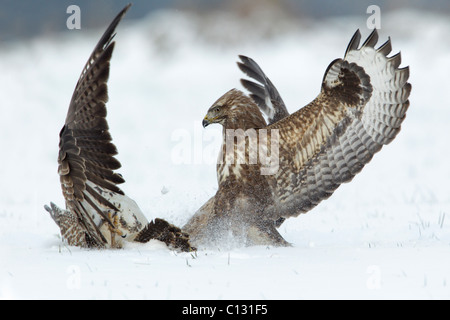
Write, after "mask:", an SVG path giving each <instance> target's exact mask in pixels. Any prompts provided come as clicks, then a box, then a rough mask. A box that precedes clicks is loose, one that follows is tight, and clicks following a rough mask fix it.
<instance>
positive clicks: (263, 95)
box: [237, 55, 289, 125]
mask: <svg viewBox="0 0 450 320" xmlns="http://www.w3.org/2000/svg"><path fill="white" fill-rule="evenodd" d="M239 58H240V59H241V61H242V62H238V63H237V64H238V67H239V69H241V70H242V72H244V73H245V74H247V75H248V76H249V77H251V78H253V79H255V80H256V81H257V82H259V83H255V82H253V81H249V80H246V79H241V83H242V85H243V86H244V87H245V88H246V89H247V90H248V91H250V97H251V98H252V99H253V101H255V103H256V104H257V105H258V107H259V108H260V109H261V111H262V112H264V114H265V115H266V116H267V120H268V123H269V125H270V124H272V123H275V122H277V121H278V120H281V119H283V118H285V117H287V116H288V115H289V112H288V111H287V109H286V105H285V104H284V102H283V99H281V96H280V94H279V93H278V90H277V88H275V86H274V85H273V83H272V81H270V79H269V78H268V77H267V76H266V75H265V74H264V72H263V71H262V70H261V68H260V67H259V65H258V64H257V63H256V62H255V61H254V60H253V59H251V58H249V57H246V56H242V55H240V56H239Z"/></svg>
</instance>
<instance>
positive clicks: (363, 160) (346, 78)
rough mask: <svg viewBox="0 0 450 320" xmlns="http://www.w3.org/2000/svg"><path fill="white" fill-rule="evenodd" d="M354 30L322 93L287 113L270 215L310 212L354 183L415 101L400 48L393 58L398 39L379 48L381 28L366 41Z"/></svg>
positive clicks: (280, 127)
mask: <svg viewBox="0 0 450 320" xmlns="http://www.w3.org/2000/svg"><path fill="white" fill-rule="evenodd" d="M359 39H360V34H359V31H357V32H356V33H355V35H354V36H353V38H352V40H351V42H350V44H349V46H348V48H347V51H346V54H345V58H344V60H342V59H337V60H335V61H333V62H332V63H331V64H330V66H329V67H328V69H327V71H326V73H325V76H324V79H323V83H322V92H321V93H320V94H319V96H318V97H317V98H316V99H315V100H314V101H313V102H311V103H310V104H309V105H307V106H306V107H304V108H302V109H300V110H299V111H297V112H296V113H294V114H292V115H290V116H289V117H287V118H285V119H282V120H280V121H278V122H276V123H275V124H273V125H272V126H269V128H271V129H278V130H279V131H278V132H279V136H280V140H279V146H280V151H279V170H278V171H277V174H276V180H277V186H276V190H275V193H276V204H275V205H274V208H268V210H267V215H271V214H272V213H271V212H276V216H273V217H271V219H273V220H275V219H277V218H278V217H279V216H282V217H291V216H297V215H298V214H300V213H305V212H307V211H309V210H310V209H311V208H313V207H315V206H316V205H317V204H318V203H319V202H320V201H322V200H323V199H326V198H328V197H329V196H330V195H331V194H332V193H333V192H334V190H336V188H337V187H338V186H339V185H340V184H342V183H344V182H348V181H350V180H351V179H352V178H353V177H354V176H355V175H356V174H357V173H358V172H360V171H361V170H362V168H363V167H364V166H365V165H366V164H367V163H368V162H369V161H370V160H371V159H372V157H373V155H374V154H375V153H376V152H378V151H379V150H380V149H381V147H382V146H383V145H384V144H388V143H389V142H391V141H392V140H393V139H394V138H395V136H396V135H397V133H398V132H399V130H400V125H401V123H402V121H403V120H404V118H405V113H406V110H407V109H408V106H409V101H408V97H409V93H410V91H411V85H410V84H409V83H407V80H408V77H409V69H408V68H403V69H399V68H398V66H399V60H400V59H399V54H398V55H394V56H393V57H391V58H388V57H386V55H387V54H388V53H389V52H390V40H388V42H387V43H385V44H384V45H382V46H381V47H380V48H378V49H374V45H375V44H376V42H377V33H376V31H374V32H373V33H372V34H371V35H370V36H369V38H368V39H367V40H366V41H365V42H364V44H363V45H362V46H361V48H359V49H358V46H359Z"/></svg>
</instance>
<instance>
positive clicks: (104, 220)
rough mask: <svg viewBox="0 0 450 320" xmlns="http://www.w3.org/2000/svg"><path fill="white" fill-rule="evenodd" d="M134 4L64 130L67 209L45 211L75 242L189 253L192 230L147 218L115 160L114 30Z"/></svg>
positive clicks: (92, 68)
mask: <svg viewBox="0 0 450 320" xmlns="http://www.w3.org/2000/svg"><path fill="white" fill-rule="evenodd" d="M130 6H131V5H127V6H126V7H125V8H124V9H123V10H122V11H121V12H120V13H119V14H118V15H117V16H116V18H115V19H114V20H113V21H112V22H111V24H110V25H109V27H108V29H107V30H106V31H105V33H104V34H103V36H102V37H101V39H100V41H99V42H98V43H97V45H96V47H95V49H94V51H93V52H92V54H91V56H90V57H89V59H88V61H87V63H86V65H85V66H84V68H83V71H82V72H81V76H80V78H79V79H78V82H77V84H76V87H75V91H74V93H73V96H72V99H71V101H70V105H69V110H68V113H67V117H66V121H65V124H64V126H63V128H62V129H61V132H60V134H59V136H60V142H59V154H58V164H59V166H58V173H59V176H60V180H61V187H62V192H63V195H64V198H65V202H66V209H65V210H64V209H61V208H58V207H57V206H56V205H55V204H53V203H51V204H50V206H45V209H46V210H47V211H48V212H49V213H50V215H51V217H52V218H53V220H54V221H55V222H56V224H57V225H58V227H59V228H60V231H61V236H62V238H63V239H65V240H66V241H67V242H68V244H69V245H74V246H81V247H88V248H92V247H94V248H117V247H121V246H122V245H123V243H124V241H136V242H147V241H149V240H150V239H157V240H160V241H163V242H165V243H166V244H168V245H169V246H172V247H174V248H177V249H180V250H182V251H189V250H192V249H193V247H191V245H190V243H189V236H188V235H187V234H185V233H184V232H182V231H181V230H180V229H179V228H177V227H175V226H173V225H171V224H169V223H168V222H167V221H164V220H162V219H155V220H154V221H150V222H149V221H147V219H146V218H145V216H144V214H143V213H142V211H141V210H140V209H139V207H138V206H137V204H136V203H135V202H134V201H133V200H132V199H130V198H129V197H128V196H126V195H125V194H124V192H123V191H122V190H121V189H120V188H119V187H118V185H119V184H121V183H123V182H124V181H125V180H124V179H123V177H122V176H121V175H120V174H118V173H116V172H115V170H117V169H119V168H120V167H121V164H120V162H119V161H118V160H117V159H116V158H115V155H116V154H117V149H116V147H115V145H114V144H113V143H112V138H111V135H110V133H109V130H108V123H107V121H106V106H105V105H106V102H107V100H108V90H107V82H108V77H109V69H110V60H111V56H112V53H113V50H114V45H115V42H113V38H114V36H115V33H114V30H115V28H116V27H117V25H118V24H119V22H120V21H121V19H122V18H123V16H124V15H125V13H126V12H127V10H128V9H129V7H130Z"/></svg>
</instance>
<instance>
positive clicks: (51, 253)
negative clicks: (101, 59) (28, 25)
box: [0, 8, 450, 299]
mask: <svg viewBox="0 0 450 320" xmlns="http://www.w3.org/2000/svg"><path fill="white" fill-rule="evenodd" d="M131 10H133V8H131ZM381 17H382V25H381V30H380V32H379V33H380V43H381V42H384V41H385V40H386V39H387V37H388V36H391V39H392V43H393V51H394V52H397V51H399V50H401V52H402V58H403V65H410V68H411V77H410V82H411V84H412V87H413V89H412V93H411V97H410V101H411V106H410V109H409V111H408V113H407V118H406V120H405V122H404V125H403V128H402V132H400V134H399V136H398V137H397V138H396V140H394V142H393V143H392V144H390V145H388V146H386V147H385V148H384V149H383V150H382V151H381V152H380V153H379V154H377V155H376V156H375V157H374V159H373V160H372V162H371V163H370V164H369V165H368V166H367V167H366V168H365V169H364V170H363V171H362V173H361V174H359V175H358V176H357V177H356V178H355V179H354V180H353V181H352V182H351V183H349V184H346V185H343V186H341V187H340V188H339V189H338V190H337V191H336V192H335V194H334V195H333V196H332V197H331V198H330V199H329V200H327V201H324V202H323V203H321V204H320V205H319V206H318V207H317V208H315V209H314V210H312V211H311V212H309V213H308V214H306V215H303V216H300V217H299V218H296V219H290V220H288V221H286V222H285V223H284V224H283V226H282V227H281V233H282V235H283V236H284V237H285V238H286V239H287V240H288V241H289V242H291V243H292V247H289V248H274V247H269V248H268V247H250V248H234V249H219V248H217V249H208V250H200V251H198V252H197V253H196V254H190V253H177V252H174V251H171V250H169V249H167V248H166V247H164V246H163V245H162V244H160V243H157V242H150V243H148V244H139V245H138V244H130V245H128V246H127V247H125V248H124V249H121V250H106V251H98V250H83V249H79V248H75V247H68V246H66V245H64V244H62V243H61V241H60V238H59V236H58V235H59V230H58V228H57V227H56V225H55V224H54V222H53V221H52V220H51V219H50V217H49V216H48V214H47V212H45V211H44V209H43V205H44V204H46V203H49V201H53V202H55V203H56V204H58V205H60V206H64V201H63V197H62V195H61V190H60V185H59V178H58V175H57V173H56V168H57V165H56V157H57V150H58V133H59V130H60V128H61V127H62V125H63V122H64V119H65V115H66V112H67V107H68V103H69V101H70V97H71V95H72V90H73V88H74V86H75V83H76V80H77V78H78V76H79V73H80V72H81V69H82V67H83V65H84V63H85V61H86V59H87V57H88V56H89V54H90V52H91V50H92V49H93V47H94V45H95V43H96V42H97V40H98V39H99V37H100V35H101V33H102V32H103V30H97V31H95V32H92V31H88V30H84V29H81V30H80V31H69V30H68V31H67V32H65V33H63V34H61V35H60V36H56V37H53V38H40V39H34V40H30V41H27V42H20V43H15V44H8V45H7V46H3V47H1V48H0V70H1V72H0V88H1V93H0V97H1V99H0V110H1V117H0V150H1V157H0V161H1V163H0V173H1V174H0V177H1V180H0V298H26V299H33V298H44V299H47V298H48V299H52V298H56V299H66V298H76V299H78V298H85V299H90V298H95V299H102V298H112V299H122V298H135V299H139V298H147V299H199V298H203V299H281V298H283V299H301V298H312V299H321V298H331V299H338V298H355V299H383V298H387V299H403V298H407V299H428V298H435V299H441V298H444V299H449V298H450V186H449V185H450V183H449V178H450V166H449V162H448V161H449V160H448V159H449V158H450V149H449V143H448V138H449V134H450V129H449V127H448V125H449V123H450V98H449V94H448V90H449V89H450V81H449V80H448V71H449V70H450V44H449V42H448V34H449V33H450V21H449V20H448V17H446V16H439V15H430V14H425V13H423V12H413V11H403V12H397V13H393V14H385V15H382V16H381ZM111 18H112V17H111ZM366 19H367V15H365V14H362V15H361V17H348V18H345V19H343V18H342V19H334V20H323V21H321V22H308V23H306V22H303V21H297V22H294V24H293V25H292V26H291V27H290V28H284V29H283V28H281V29H274V30H275V31H273V33H272V34H271V35H270V36H269V37H267V32H265V31H264V30H263V31H261V32H258V31H255V30H253V31H252V29H251V26H252V23H251V22H250V23H249V22H246V23H240V22H239V21H238V20H236V18H233V17H230V16H226V15H219V16H216V17H211V18H210V19H203V20H202V22H201V23H199V22H198V19H194V17H193V16H189V15H187V16H186V15H183V14H181V13H179V12H178V13H173V12H161V13H158V14H154V15H152V16H150V17H149V18H148V19H147V20H143V21H140V22H137V23H129V22H127V21H126V19H125V21H123V23H122V24H121V25H120V26H119V28H118V30H117V31H118V34H117V36H116V40H117V45H116V50H115V53H114V56H113V60H112V68H111V77H110V102H109V103H108V121H109V124H110V129H111V132H112V135H113V138H114V142H115V144H116V145H117V147H118V149H119V156H118V158H119V160H120V161H121V162H122V164H123V167H122V168H121V170H120V172H121V173H122V174H123V176H124V177H125V179H126V180H127V182H126V183H125V184H124V185H123V186H122V188H123V190H124V191H125V192H126V193H127V194H128V195H129V196H130V197H131V198H133V199H134V200H136V201H137V203H138V204H139V206H140V207H141V209H142V210H143V211H144V212H145V214H146V215H147V217H148V218H149V219H152V218H155V217H161V218H165V219H167V220H169V221H171V222H172V223H175V224H177V225H180V226H181V225H183V224H184V223H185V222H186V221H187V220H188V219H189V217H190V216H191V215H192V214H193V213H194V212H195V211H196V210H197V209H198V208H199V207H200V206H201V205H202V204H203V203H204V202H205V201H206V200H207V199H208V198H209V197H210V196H212V195H213V194H214V193H215V191H216V187H217V183H216V175H215V163H214V161H215V159H216V154H217V152H218V150H219V145H220V134H221V131H220V127H219V126H211V127H208V128H207V129H205V130H204V129H203V128H202V127H201V120H202V118H203V116H204V114H205V112H206V110H207V109H208V108H209V106H210V105H211V104H212V103H213V102H214V101H215V100H216V99H217V98H218V97H219V96H220V95H222V94H223V93H224V92H226V91H227V90H229V89H231V88H233V87H237V88H240V89H242V87H241V86H240V83H239V78H240V77H241V76H242V74H241V73H240V71H239V70H238V68H237V67H236V64H235V61H236V60H237V55H238V54H245V55H248V56H250V57H252V58H254V59H255V60H256V61H257V62H258V63H260V65H261V67H262V68H263V70H264V71H265V72H266V74H267V75H269V77H270V78H271V79H272V81H273V82H274V83H275V85H276V86H277V87H278V89H279V91H280V93H281V94H282V96H283V98H284V101H285V102H286V104H287V105H288V109H289V110H290V111H291V112H293V111H295V110H297V109H298V108H299V107H301V106H303V105H305V104H306V103H308V102H309V101H311V100H312V99H313V98H314V97H315V96H316V95H317V93H318V92H319V89H320V83H321V80H322V76H323V72H324V71H325V69H326V67H327V66H328V64H329V63H330V62H331V61H332V60H333V59H335V58H337V57H342V55H343V53H344V51H345V48H346V46H347V43H348V41H349V40H350V38H351V36H352V35H353V33H354V31H355V30H356V29H357V28H360V29H361V32H362V34H363V37H365V36H367V35H368V34H369V32H370V30H368V29H367V28H366ZM105 28H106V26H105ZM230 28H232V29H230ZM230 33H234V36H233V37H230V39H228V38H227V36H229V34H230ZM220 36H222V37H223V38H222V39H221V38H220ZM217 37H219V40H218V39H217ZM180 152H181V153H180ZM180 154H181V155H182V156H181V157H180Z"/></svg>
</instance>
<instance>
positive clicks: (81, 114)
mask: <svg viewBox="0 0 450 320" xmlns="http://www.w3.org/2000/svg"><path fill="white" fill-rule="evenodd" d="M129 7H130V5H127V6H126V7H125V8H124V9H123V10H122V11H121V12H120V13H119V14H118V15H117V16H116V18H115V19H114V20H113V22H112V23H111V24H110V25H109V27H108V29H107V30H106V31H105V33H104V34H103V36H102V38H101V39H100V41H99V42H98V44H97V46H96V47H95V49H94V51H93V52H92V54H91V56H90V57H89V60H88V61H87V63H86V65H85V67H84V69H83V71H82V73H81V76H80V78H79V80H78V82H77V85H76V87H75V91H74V93H73V96H72V100H71V101H70V106H69V111H68V113H67V118H66V122H65V125H64V127H63V128H62V130H61V132H60V142H59V155H58V164H59V167H58V173H59V175H60V180H61V187H62V190H63V195H64V198H65V199H66V206H67V209H68V210H70V211H72V212H74V213H75V214H76V215H77V217H78V218H79V219H80V222H81V224H83V225H84V226H85V227H86V230H87V232H88V233H89V235H90V236H91V237H92V238H93V240H94V241H95V242H96V244H97V245H98V246H102V245H103V244H104V243H105V242H106V240H105V239H104V237H103V236H102V235H101V233H100V232H99V230H98V228H99V226H100V225H101V224H102V222H107V223H111V222H110V221H109V219H108V217H107V216H106V215H105V213H104V211H103V210H102V209H101V208H99V204H101V205H104V206H106V207H109V208H111V209H116V208H115V207H114V205H113V204H111V203H110V202H109V201H107V200H105V199H104V198H103V197H102V196H101V195H100V194H99V193H98V192H97V191H96V190H95V187H96V186H100V187H101V188H103V189H107V190H111V191H113V192H116V193H119V194H123V192H122V191H121V190H120V189H119V188H118V187H117V185H118V184H120V183H123V182H124V179H123V178H122V176H121V175H120V174H117V173H115V172H114V170H116V169H118V168H120V167H121V165H120V163H119V161H118V160H117V159H116V158H115V157H114V156H115V155H116V154H117V149H116V147H115V146H114V144H113V143H112V142H111V141H112V138H111V135H110V133H109V131H108V123H107V121H106V106H105V105H106V102H107V101H108V89H107V81H108V77H109V66H110V59H111V55H112V52H113V50H114V42H112V40H113V38H114V35H115V34H114V30H115V28H116V27H117V25H118V24H119V22H120V21H121V19H122V18H123V16H124V15H125V13H126V12H127V10H128V9H129Z"/></svg>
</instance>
